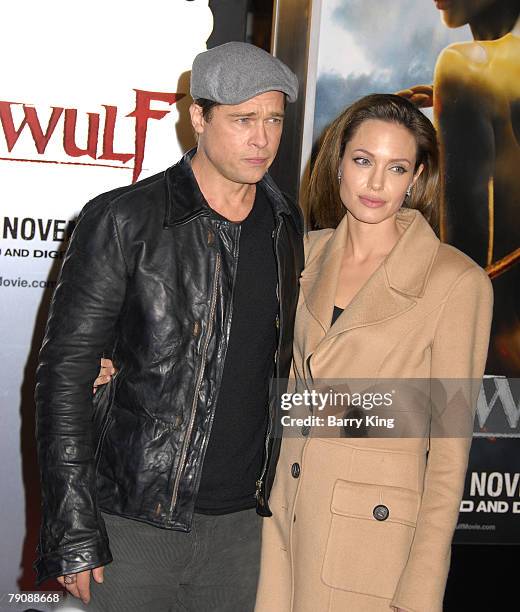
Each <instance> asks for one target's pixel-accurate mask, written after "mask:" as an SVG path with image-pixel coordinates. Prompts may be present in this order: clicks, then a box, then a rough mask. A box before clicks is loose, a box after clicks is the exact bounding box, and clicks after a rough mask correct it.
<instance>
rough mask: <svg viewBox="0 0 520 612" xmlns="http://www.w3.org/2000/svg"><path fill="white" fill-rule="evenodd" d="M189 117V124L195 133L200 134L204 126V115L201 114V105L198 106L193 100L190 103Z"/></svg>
mask: <svg viewBox="0 0 520 612" xmlns="http://www.w3.org/2000/svg"><path fill="white" fill-rule="evenodd" d="M190 117H191V125H192V126H193V129H194V130H195V133H196V134H197V135H200V134H202V133H203V132H204V126H205V125H206V122H205V121H204V117H203V115H202V106H199V105H198V104H195V102H193V103H192V104H191V105H190Z"/></svg>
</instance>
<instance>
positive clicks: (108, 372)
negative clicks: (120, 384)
mask: <svg viewBox="0 0 520 612" xmlns="http://www.w3.org/2000/svg"><path fill="white" fill-rule="evenodd" d="M116 372H117V370H116V369H115V368H114V364H113V363H112V361H111V360H110V359H104V358H102V359H101V367H100V369H99V374H98V377H97V378H96V380H95V381H94V393H95V392H96V390H97V388H98V387H99V386H100V385H106V384H107V383H108V382H110V379H111V378H112V376H113V375H114V374H115V373H116Z"/></svg>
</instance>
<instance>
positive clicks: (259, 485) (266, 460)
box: [255, 219, 283, 500]
mask: <svg viewBox="0 0 520 612" xmlns="http://www.w3.org/2000/svg"><path fill="white" fill-rule="evenodd" d="M281 228H282V222H281V221H280V219H278V226H277V227H276V230H275V232H274V250H275V254H276V269H277V272H278V283H277V284H276V297H277V298H278V313H279V328H278V346H277V348H276V353H275V372H274V374H275V377H276V376H278V358H279V356H280V347H281V344H282V328H283V327H282V307H281V302H280V279H281V270H280V258H279V257H278V251H277V246H278V237H279V236H280V229H281ZM272 422H273V419H272V414H271V401H270V399H269V421H268V424H267V433H266V435H265V458H264V465H263V466H262V472H261V474H260V478H259V479H258V480H257V481H256V493H255V497H256V499H257V500H259V499H260V491H261V490H262V484H263V481H264V478H265V474H266V472H267V466H268V464H269V439H270V437H271V431H272Z"/></svg>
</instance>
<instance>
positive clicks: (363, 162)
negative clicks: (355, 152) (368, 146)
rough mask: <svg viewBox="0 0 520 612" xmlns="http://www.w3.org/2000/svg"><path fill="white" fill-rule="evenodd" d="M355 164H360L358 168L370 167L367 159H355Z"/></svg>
mask: <svg viewBox="0 0 520 612" xmlns="http://www.w3.org/2000/svg"><path fill="white" fill-rule="evenodd" d="M354 162H355V163H356V164H358V166H368V164H370V161H369V160H368V159H367V158H366V157H354Z"/></svg>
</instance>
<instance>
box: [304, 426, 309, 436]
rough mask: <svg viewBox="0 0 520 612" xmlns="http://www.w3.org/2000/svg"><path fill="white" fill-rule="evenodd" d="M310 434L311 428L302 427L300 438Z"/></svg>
mask: <svg viewBox="0 0 520 612" xmlns="http://www.w3.org/2000/svg"><path fill="white" fill-rule="evenodd" d="M310 433H311V428H310V427H309V426H308V425H304V426H303V427H302V436H308V435H309V434H310Z"/></svg>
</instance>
